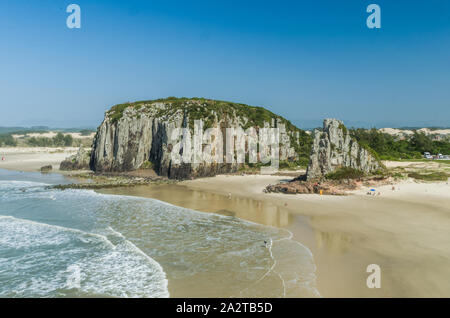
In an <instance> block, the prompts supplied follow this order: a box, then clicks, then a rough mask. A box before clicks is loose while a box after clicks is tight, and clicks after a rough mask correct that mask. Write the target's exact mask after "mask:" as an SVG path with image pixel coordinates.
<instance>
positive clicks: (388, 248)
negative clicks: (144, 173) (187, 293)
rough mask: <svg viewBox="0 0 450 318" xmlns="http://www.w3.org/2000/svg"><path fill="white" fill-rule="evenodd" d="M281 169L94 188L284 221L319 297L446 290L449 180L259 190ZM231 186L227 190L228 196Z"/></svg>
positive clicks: (276, 178)
mask: <svg viewBox="0 0 450 318" xmlns="http://www.w3.org/2000/svg"><path fill="white" fill-rule="evenodd" d="M282 180H286V177H283V176H262V175H245V176H232V175H219V176H215V177H210V178H202V179H196V180H189V181H182V182H179V183H177V184H173V185H160V186H153V185H147V186H139V187H133V188H127V189H124V188H115V189H105V190H99V191H98V192H100V193H108V194H119V195H121V194H122V195H132V196H140V197H147V198H155V199H158V200H162V201H165V202H168V203H171V204H174V205H178V206H182V207H186V208H190V209H194V210H197V211H202V212H209V213H211V212H212V213H220V214H225V215H233V216H235V217H238V218H241V219H245V220H248V221H252V222H256V223H260V224H264V225H270V226H275V227H280V228H285V229H287V230H289V231H291V232H292V233H293V235H294V240H296V241H298V242H300V243H301V244H303V245H305V246H306V247H308V249H309V250H310V251H311V252H312V254H313V257H314V261H315V264H316V267H317V271H316V275H317V289H318V291H319V292H320V294H321V295H322V296H324V297H448V296H449V295H450V286H448V285H447V284H445V282H443V281H442V280H441V279H440V278H441V277H448V274H450V273H449V272H450V244H448V242H449V239H448V234H447V233H448V228H450V220H449V218H448V216H450V208H449V206H450V204H449V203H450V191H449V190H450V186H448V185H447V184H446V183H445V182H441V183H416V182H414V181H404V182H400V183H398V184H397V185H396V186H397V189H398V188H400V189H399V190H396V191H392V189H391V185H384V186H381V187H379V188H378V189H377V191H380V192H381V193H382V195H381V196H367V195H366V189H364V188H363V189H359V190H357V191H353V193H352V194H351V195H348V196H320V195H316V194H296V195H288V194H279V193H269V194H267V193H263V192H262V189H264V188H265V186H266V185H268V184H270V183H276V182H279V181H282ZM230 193H231V196H230ZM370 264H378V265H380V267H381V270H382V275H383V276H382V277H383V278H382V286H383V287H382V288H381V289H369V288H367V286H366V279H367V277H368V275H369V274H368V273H367V272H366V268H367V266H368V265H370Z"/></svg>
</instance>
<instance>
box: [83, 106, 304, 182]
mask: <svg viewBox="0 0 450 318" xmlns="http://www.w3.org/2000/svg"><path fill="white" fill-rule="evenodd" d="M200 119H201V120H202V121H203V127H202V128H201V129H202V131H205V130H206V129H207V128H217V129H220V130H221V131H222V132H223V133H224V136H225V132H224V130H225V128H236V129H237V128H239V127H240V128H243V129H247V128H249V127H254V128H255V129H256V130H257V129H259V128H261V127H279V128H282V127H283V129H281V132H280V154H279V156H280V160H281V161H283V160H297V159H298V158H299V154H302V153H304V152H305V151H309V145H308V143H307V142H306V140H308V135H307V134H306V133H305V132H304V131H302V130H300V129H298V128H296V127H295V126H293V125H292V124H291V123H290V122H289V121H287V120H286V119H284V118H282V117H280V116H277V115H275V114H273V113H271V112H269V111H268V110H265V109H264V108H261V107H252V106H247V105H243V104H236V103H230V102H223V101H215V100H209V99H203V98H191V99H188V98H167V99H160V100H154V101H143V102H136V103H126V104H120V105H116V106H114V107H112V108H111V110H110V111H108V112H106V114H105V119H104V120H103V122H102V124H101V125H100V127H99V128H98V130H97V134H96V136H95V139H94V142H93V149H92V154H91V160H90V166H91V169H92V170H94V171H130V170H136V169H139V168H141V167H142V166H146V165H148V164H150V165H151V166H152V167H153V168H154V170H155V171H156V173H158V174H159V175H161V176H167V177H169V178H174V179H186V178H192V177H200V176H213V175H215V174H218V173H227V172H233V171H236V170H237V169H238V168H239V166H240V164H238V163H226V162H227V161H226V160H225V159H224V160H223V163H220V162H219V161H218V160H213V161H212V162H196V163H186V162H182V163H177V162H176V161H174V160H173V159H172V158H173V156H172V155H171V152H172V151H179V152H180V155H183V151H182V150H181V151H180V150H178V149H176V150H174V146H175V145H174V141H173V140H172V137H171V136H172V133H173V132H174V130H175V129H177V128H187V129H189V131H190V133H191V134H193V133H194V121H195V120H200ZM226 143H227V141H226V140H224V142H223V145H221V144H219V143H217V141H216V140H214V139H213V138H212V139H211V140H210V144H211V148H212V152H211V153H212V154H216V153H217V154H218V155H219V156H220V155H221V154H222V153H223V156H225V151H222V152H221V151H220V150H221V149H219V147H220V146H222V147H225V144H226ZM204 146H205V145H202V146H201V147H204ZM246 147H247V145H246ZM199 151H200V152H201V151H202V149H200V150H199ZM199 151H197V152H196V151H194V152H193V154H192V156H195V155H198V152H199ZM190 162H194V160H192V161H190ZM228 162H229V161H228Z"/></svg>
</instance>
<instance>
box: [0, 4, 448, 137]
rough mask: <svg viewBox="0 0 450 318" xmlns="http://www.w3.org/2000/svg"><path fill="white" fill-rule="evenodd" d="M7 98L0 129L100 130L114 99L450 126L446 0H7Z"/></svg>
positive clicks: (1, 57) (2, 52)
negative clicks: (376, 16)
mask: <svg viewBox="0 0 450 318" xmlns="http://www.w3.org/2000/svg"><path fill="white" fill-rule="evenodd" d="M71 3H76V4H78V5H80V7H81V11H82V12H81V16H82V22H81V23H82V27H81V29H68V28H67V26H66V18H67V16H68V14H67V13H66V7H67V6H68V5H69V4H71ZM370 3H377V4H379V5H380V7H381V24H382V27H381V29H368V28H367V26H366V18H367V16H368V15H369V14H368V13H366V7H367V5H368V4H370ZM0 96H1V100H0V113H1V115H0V125H1V126H13V125H21V126H29V125H49V126H56V127H74V126H91V127H96V126H98V124H99V123H100V122H101V120H102V118H103V115H104V112H105V110H107V109H108V108H110V107H111V106H112V105H114V104H117V103H123V102H126V101H135V100H144V99H154V98H160V97H167V96H187V97H193V96H198V97H200V96H201V97H208V98H214V99H222V100H230V101H236V102H242V103H246V104H250V105H258V106H264V107H266V108H268V109H270V110H271V111H273V112H275V113H278V114H280V115H282V116H284V117H286V118H288V119H290V120H291V121H293V122H294V123H295V124H297V125H298V126H300V127H303V128H305V127H306V128H307V127H313V126H316V125H318V124H319V123H320V121H321V119H322V118H324V117H336V118H340V119H342V120H344V121H345V122H346V123H347V124H348V125H366V126H374V125H376V126H377V127H381V126H404V125H445V126H450V1H447V0H441V1H438V0H428V1H425V0H424V1H402V0H396V1H378V0H373V1H357V0H353V1H351V0H339V1H338V0H332V1H325V0H315V1H313V0H309V1H261V0H259V1H244V0H241V1H234V0H227V1H219V0H214V1H212V0H209V1H194V0H192V1H188V0H185V1H175V0H166V1H133V0H130V1H113V0H108V1H103V0H96V1H88V0H71V1H60V0H40V1H25V0H15V1H5V0H0Z"/></svg>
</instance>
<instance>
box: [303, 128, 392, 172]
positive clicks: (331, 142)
mask: <svg viewBox="0 0 450 318" xmlns="http://www.w3.org/2000/svg"><path fill="white" fill-rule="evenodd" d="M342 167H349V168H353V169H356V170H361V171H363V172H364V173H366V174H370V173H373V172H375V171H377V170H381V169H383V168H384V167H383V165H382V164H381V163H380V161H379V160H378V159H376V158H375V156H374V155H372V154H371V151H370V150H369V149H368V148H365V147H362V146H361V145H359V144H358V142H357V141H356V140H355V139H353V138H352V137H351V136H350V134H349V132H348V131H347V129H346V128H345V126H344V124H343V123H342V122H341V121H339V120H336V119H325V120H324V122H323V131H319V130H315V131H314V141H313V146H312V149H311V156H310V161H309V165H308V169H307V172H306V175H307V180H312V179H317V178H321V177H323V176H325V175H326V174H327V173H330V172H333V171H335V170H336V169H338V168H342Z"/></svg>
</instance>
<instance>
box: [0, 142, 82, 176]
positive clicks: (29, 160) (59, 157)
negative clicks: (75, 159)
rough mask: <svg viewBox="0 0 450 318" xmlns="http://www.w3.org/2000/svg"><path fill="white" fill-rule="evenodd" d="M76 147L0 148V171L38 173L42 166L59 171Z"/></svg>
mask: <svg viewBox="0 0 450 318" xmlns="http://www.w3.org/2000/svg"><path fill="white" fill-rule="evenodd" d="M77 150H78V148H76V147H58V148H50V147H9V148H0V169H8V170H19V171H27V172H33V171H39V170H40V168H41V167H42V166H47V165H52V167H53V171H59V164H60V163H61V161H63V160H64V159H66V158H67V157H69V156H71V155H73V154H75V153H76V152H77Z"/></svg>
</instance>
